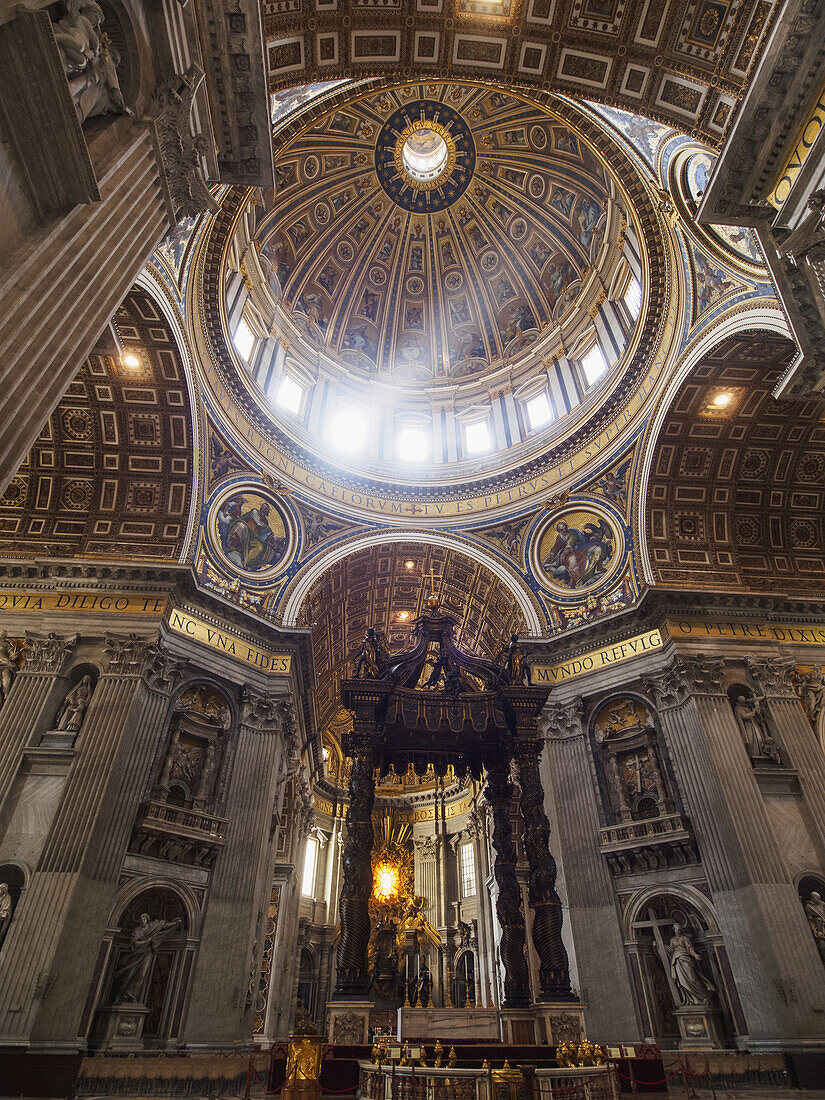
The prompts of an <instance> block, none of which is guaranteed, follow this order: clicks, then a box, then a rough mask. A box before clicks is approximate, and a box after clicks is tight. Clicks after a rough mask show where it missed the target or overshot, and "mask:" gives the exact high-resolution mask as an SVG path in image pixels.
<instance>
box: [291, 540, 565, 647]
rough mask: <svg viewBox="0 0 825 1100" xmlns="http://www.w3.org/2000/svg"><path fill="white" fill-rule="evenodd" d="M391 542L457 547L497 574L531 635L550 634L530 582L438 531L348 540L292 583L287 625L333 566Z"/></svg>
mask: <svg viewBox="0 0 825 1100" xmlns="http://www.w3.org/2000/svg"><path fill="white" fill-rule="evenodd" d="M390 543H398V544H399V545H402V544H410V543H413V544H415V545H419V546H440V547H443V548H444V549H446V550H453V551H455V553H457V554H462V555H464V556H465V557H467V558H470V559H471V560H472V561H474V562H476V563H477V564H478V565H483V566H484V567H485V568H487V569H489V570H490V572H491V573H493V574H494V576H495V577H496V578H497V579H498V580H500V581H501V583H502V584H503V585H504V587H505V588H506V589H507V591H508V592H509V594H510V595H511V596H512V597H513V599H514V600H515V601H516V604H517V606H518V608H519V610H520V611H521V613H522V615H523V616H524V622H525V625H526V627H527V633H528V634H529V635H530V637H534V638H542V637H544V636H545V635H546V625H543V619H544V616H543V614H541V613H540V611H539V608H538V604H537V602H536V601H535V597H534V596H533V594H532V592H531V591H530V589H529V588H528V587H527V585H526V584H524V582H523V581H522V580H521V579H520V578H517V577H516V576H515V575H514V574H513V573H512V572H510V571H509V570H507V569H506V568H505V567H504V566H503V565H502V563H501V562H500V561H498V560H497V559H496V558H495V557H494V556H493V555H492V554H490V553H487V552H486V551H484V550H482V549H481V548H480V547H478V546H473V545H472V544H468V543H466V542H463V541H462V540H461V539H458V538H455V537H454V536H452V535H445V534H442V533H441V532H437V531H426V532H424V531H420V530H405V529H401V530H397V529H392V530H388V531H373V532H370V533H369V534H366V535H361V536H359V537H357V538H351V539H348V540H347V542H346V543H344V544H343V545H340V546H336V547H333V548H332V549H330V550H328V551H327V552H326V553H325V554H324V555H323V556H321V557H320V558H316V559H315V560H313V561H312V562H310V563H309V564H308V565H307V566H306V567H305V568H304V569H303V570H302V571H300V572H299V573H297V574H296V576H295V578H294V580H293V582H292V585H293V587H292V591H291V592H290V594H289V597H288V599H287V602H286V605H285V606H284V610H283V625H284V626H296V625H297V624H298V613H299V611H300V608H301V606H302V604H303V602H304V600H305V599H306V597H307V595H308V593H309V591H310V589H311V588H312V586H313V585H314V584H315V582H316V581H318V580H319V579H320V577H321V576H323V574H324V573H325V572H326V571H327V570H328V569H330V568H331V567H332V566H333V565H336V564H337V563H338V562H340V561H343V560H344V559H345V558H348V557H350V556H351V555H352V554H355V553H357V552H358V551H359V550H366V549H368V548H370V547H372V546H383V545H387V544H390Z"/></svg>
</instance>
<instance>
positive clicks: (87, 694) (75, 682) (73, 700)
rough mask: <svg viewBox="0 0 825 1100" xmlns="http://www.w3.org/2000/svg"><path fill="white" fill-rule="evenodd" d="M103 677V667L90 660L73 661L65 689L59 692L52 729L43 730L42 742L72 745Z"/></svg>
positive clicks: (57, 745) (44, 743)
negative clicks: (101, 669) (101, 670)
mask: <svg viewBox="0 0 825 1100" xmlns="http://www.w3.org/2000/svg"><path fill="white" fill-rule="evenodd" d="M99 677H100V669H99V668H98V667H97V665H94V664H92V663H91V662H86V661H84V662H83V663H81V664H77V665H74V666H73V667H72V668H71V669H70V670H69V672H68V674H67V681H68V682H67V685H66V690H65V691H64V692H63V694H62V695H61V696H60V698H59V701H58V703H57V706H56V708H55V712H54V718H53V719H52V723H51V729H50V730H49V732H48V733H44V734H43V737H42V738H41V741H40V744H41V745H42V746H44V747H45V746H46V745H51V746H52V747H59V746H65V747H71V746H73V745H74V743H75V741H76V740H77V737H78V735H79V734H80V732H81V730H82V728H83V722H84V721H85V718H86V712H87V711H88V709H89V705H90V703H91V701H92V696H93V695H94V693H95V688H96V687H97V681H98V679H99Z"/></svg>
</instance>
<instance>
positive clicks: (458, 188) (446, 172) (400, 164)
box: [375, 99, 476, 214]
mask: <svg viewBox="0 0 825 1100" xmlns="http://www.w3.org/2000/svg"><path fill="white" fill-rule="evenodd" d="M425 135H426V136H425ZM475 164H476V147H475V141H474V140H473V136H472V133H471V132H470V128H469V126H468V125H467V123H466V122H465V121H464V119H463V118H462V117H461V115H460V114H459V113H458V112H457V111H454V110H453V109H452V107H448V106H447V104H446V103H441V102H440V101H438V100H428V99H422V100H419V101H418V102H416V103H408V104H404V105H403V106H401V107H399V108H398V109H397V110H396V111H393V113H392V114H391V115H390V116H389V118H388V119H387V120H386V122H385V123H384V125H383V126H382V127H381V130H380V131H379V134H378V140H377V141H376V145H375V169H376V172H377V174H378V179H379V182H380V183H381V186H382V188H383V189H384V191H385V192H386V194H387V195H388V196H389V198H391V199H392V201H393V202H394V203H395V204H396V205H397V206H400V207H401V208H402V209H403V210H408V211H410V212H411V213H414V214H434V213H437V212H438V211H440V210H446V208H447V207H448V206H452V204H453V203H454V202H456V201H457V200H458V199H459V198H461V196H462V195H463V194H464V192H465V191H466V190H467V187H468V185H469V183H470V180H471V179H472V178H473V174H474V172H475Z"/></svg>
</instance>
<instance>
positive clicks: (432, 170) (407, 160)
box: [401, 129, 450, 183]
mask: <svg viewBox="0 0 825 1100" xmlns="http://www.w3.org/2000/svg"><path fill="white" fill-rule="evenodd" d="M449 154H450V151H449V149H448V148H447V142H446V141H445V140H444V138H443V137H442V136H441V134H439V133H436V131H435V130H430V129H424V130H416V131H415V132H414V133H412V134H410V136H409V137H408V138H407V139H406V141H405V142H404V144H403V145H402V147H401V160H402V162H403V164H404V167H405V168H406V169H407V171H408V172H409V174H410V175H411V176H412V178H413V179H415V180H418V181H419V182H421V183H425V182H426V181H427V180H434V179H438V177H439V176H440V175H441V173H442V172H443V171H444V169H445V168H446V167H447V159H448V157H449Z"/></svg>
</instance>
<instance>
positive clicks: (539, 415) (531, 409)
mask: <svg viewBox="0 0 825 1100" xmlns="http://www.w3.org/2000/svg"><path fill="white" fill-rule="evenodd" d="M524 410H525V412H526V413H527V423H528V424H529V425H530V431H531V432H532V431H535V430H536V428H543V427H544V425H545V424H549V423H550V421H551V420H552V419H553V410H552V409H551V408H550V400H549V398H548V396H547V393H546V391H545V390H542V391H541V393H537V394H536V395H535V397H531V398H530V399H529V401H525V402H524Z"/></svg>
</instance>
